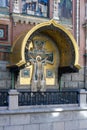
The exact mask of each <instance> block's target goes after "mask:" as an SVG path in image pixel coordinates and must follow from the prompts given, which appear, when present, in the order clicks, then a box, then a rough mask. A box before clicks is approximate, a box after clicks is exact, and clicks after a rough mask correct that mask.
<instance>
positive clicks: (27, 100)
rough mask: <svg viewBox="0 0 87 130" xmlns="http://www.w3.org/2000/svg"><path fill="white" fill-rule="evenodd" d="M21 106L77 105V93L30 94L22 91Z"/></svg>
mask: <svg viewBox="0 0 87 130" xmlns="http://www.w3.org/2000/svg"><path fill="white" fill-rule="evenodd" d="M18 102H19V106H27V105H53V104H55V105H56V104H77V103H78V92H77V91H49V92H48V91H46V92H30V91H20V92H19V97H18Z"/></svg>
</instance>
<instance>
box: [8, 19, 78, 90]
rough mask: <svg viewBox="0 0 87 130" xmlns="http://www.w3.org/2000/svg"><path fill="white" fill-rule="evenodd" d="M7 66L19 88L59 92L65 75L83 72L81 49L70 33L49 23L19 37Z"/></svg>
mask: <svg viewBox="0 0 87 130" xmlns="http://www.w3.org/2000/svg"><path fill="white" fill-rule="evenodd" d="M15 56H16V57H15ZM8 67H9V68H10V70H11V72H12V73H14V80H15V85H14V87H15V88H17V89H21V88H22V89H23V88H24V89H26V88H27V89H29V90H31V91H46V90H48V89H50V90H51V89H59V80H60V77H61V75H62V74H63V73H71V72H77V71H78V70H79V69H80V66H79V64H78V47H77V45H76V42H75V40H74V38H73V36H72V34H71V33H70V32H68V30H66V29H65V28H64V27H63V26H61V25H59V24H58V23H56V22H55V21H54V20H50V21H49V22H44V23H41V24H38V25H36V26H35V27H34V28H32V29H31V30H30V31H28V32H25V33H23V34H22V35H21V36H19V38H18V39H17V40H16V41H15V42H14V45H13V47H12V53H11V56H10V64H9V65H8ZM15 75H16V78H15Z"/></svg>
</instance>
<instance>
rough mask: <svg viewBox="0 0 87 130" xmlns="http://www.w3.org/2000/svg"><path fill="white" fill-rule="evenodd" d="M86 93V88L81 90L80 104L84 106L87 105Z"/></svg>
mask: <svg viewBox="0 0 87 130" xmlns="http://www.w3.org/2000/svg"><path fill="white" fill-rule="evenodd" d="M86 94H87V92H86V91H85V89H81V90H80V104H79V105H80V107H84V106H86V105H87V101H86V97H87V96H86Z"/></svg>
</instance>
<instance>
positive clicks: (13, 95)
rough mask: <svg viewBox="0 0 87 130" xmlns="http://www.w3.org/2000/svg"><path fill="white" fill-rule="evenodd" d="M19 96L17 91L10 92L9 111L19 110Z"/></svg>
mask: <svg viewBox="0 0 87 130" xmlns="http://www.w3.org/2000/svg"><path fill="white" fill-rule="evenodd" d="M18 94H19V93H18V92H17V90H13V89H12V90H10V91H9V107H8V109H9V110H13V109H18Z"/></svg>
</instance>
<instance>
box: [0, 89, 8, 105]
mask: <svg viewBox="0 0 87 130" xmlns="http://www.w3.org/2000/svg"><path fill="white" fill-rule="evenodd" d="M2 106H8V90H0V107H2Z"/></svg>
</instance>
